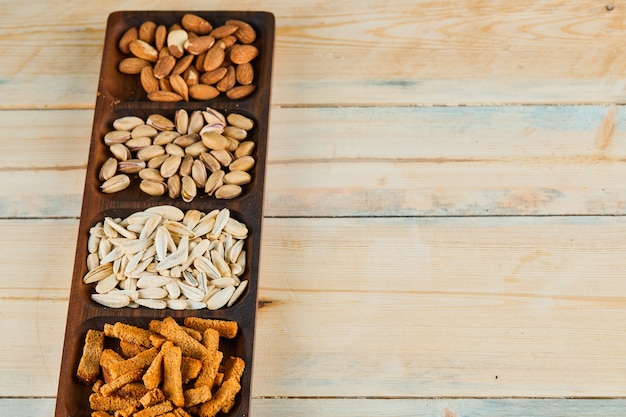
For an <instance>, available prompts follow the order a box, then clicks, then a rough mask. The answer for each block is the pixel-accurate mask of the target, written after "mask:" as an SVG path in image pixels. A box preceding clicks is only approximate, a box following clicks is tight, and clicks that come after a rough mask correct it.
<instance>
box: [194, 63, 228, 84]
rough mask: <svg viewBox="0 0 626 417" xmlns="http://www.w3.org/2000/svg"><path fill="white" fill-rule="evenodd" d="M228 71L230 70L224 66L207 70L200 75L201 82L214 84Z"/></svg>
mask: <svg viewBox="0 0 626 417" xmlns="http://www.w3.org/2000/svg"><path fill="white" fill-rule="evenodd" d="M227 72H228V70H227V69H226V68H224V67H220V68H216V69H214V70H212V71H207V72H205V73H203V74H202V75H200V82H201V83H202V84H207V85H213V84H215V83H216V82H218V81H219V80H221V79H222V78H224V76H226V73H227Z"/></svg>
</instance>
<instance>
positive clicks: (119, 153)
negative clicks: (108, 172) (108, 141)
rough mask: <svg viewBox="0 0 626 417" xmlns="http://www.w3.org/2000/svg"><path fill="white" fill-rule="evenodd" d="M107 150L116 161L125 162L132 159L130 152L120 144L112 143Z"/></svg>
mask: <svg viewBox="0 0 626 417" xmlns="http://www.w3.org/2000/svg"><path fill="white" fill-rule="evenodd" d="M109 150H110V151H111V153H112V154H113V156H114V157H115V158H116V159H117V160H118V161H125V160H127V159H130V158H131V157H132V155H131V153H130V150H129V149H128V148H127V147H126V145H124V144H121V143H114V144H113V145H111V146H109Z"/></svg>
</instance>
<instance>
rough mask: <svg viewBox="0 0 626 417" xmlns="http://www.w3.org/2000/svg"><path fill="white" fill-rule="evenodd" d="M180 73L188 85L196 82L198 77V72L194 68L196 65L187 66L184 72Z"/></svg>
mask: <svg viewBox="0 0 626 417" xmlns="http://www.w3.org/2000/svg"><path fill="white" fill-rule="evenodd" d="M182 75H183V79H184V80H185V82H186V83H187V85H188V86H190V87H191V86H192V85H196V84H198V82H199V79H200V74H199V73H198V70H197V69H196V67H192V66H190V67H189V68H187V69H186V70H185V72H183V74H182Z"/></svg>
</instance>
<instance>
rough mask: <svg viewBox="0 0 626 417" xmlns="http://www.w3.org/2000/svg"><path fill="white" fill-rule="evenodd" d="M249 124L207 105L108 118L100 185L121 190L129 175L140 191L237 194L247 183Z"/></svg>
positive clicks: (192, 195)
mask: <svg viewBox="0 0 626 417" xmlns="http://www.w3.org/2000/svg"><path fill="white" fill-rule="evenodd" d="M253 127H254V122H253V121H252V120H251V119H250V118H248V117H246V116H244V115H242V114H239V113H230V114H228V116H226V117H225V116H224V115H223V114H222V113H220V112H219V111H217V110H214V109H212V108H209V107H207V108H206V109H205V110H195V111H192V112H191V113H188V112H187V110H185V109H179V110H177V111H176V114H175V118H174V120H173V121H172V120H170V119H168V118H167V117H165V116H163V115H161V114H152V115H150V116H149V117H148V118H147V119H146V120H145V121H144V120H143V119H142V118H140V117H137V116H125V117H121V118H119V119H117V120H115V121H114V122H113V129H114V130H112V131H110V132H108V133H107V134H106V135H105V136H104V143H105V144H106V145H107V146H108V147H109V150H110V152H111V154H112V155H113V156H112V157H110V158H109V159H107V160H106V161H105V162H104V163H103V165H102V167H101V168H100V173H99V178H100V180H101V181H102V184H101V186H100V189H101V190H102V192H104V193H115V192H118V191H122V190H124V189H126V188H128V186H129V185H130V184H131V176H138V177H139V178H140V179H141V182H140V184H139V188H140V189H141V190H142V191H143V192H145V193H146V194H149V195H152V196H161V195H164V194H165V193H168V195H169V196H170V197H171V198H182V199H183V201H185V202H190V201H192V200H193V199H194V198H195V197H196V196H197V195H198V193H199V191H204V193H206V194H208V195H209V196H214V197H215V198H218V199H231V198H235V197H237V196H239V195H240V194H241V193H242V192H243V189H242V186H244V185H246V184H248V183H250V182H251V181H252V176H251V174H250V173H249V171H250V170H251V169H252V168H253V167H254V164H255V160H254V157H253V156H252V154H253V152H254V149H255V146H256V145H255V142H254V141H252V140H250V138H249V137H248V133H249V131H250V130H251V129H252V128H253Z"/></svg>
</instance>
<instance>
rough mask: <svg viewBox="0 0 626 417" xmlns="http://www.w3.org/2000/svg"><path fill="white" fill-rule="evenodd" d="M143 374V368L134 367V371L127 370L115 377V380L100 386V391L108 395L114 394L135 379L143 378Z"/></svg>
mask: <svg viewBox="0 0 626 417" xmlns="http://www.w3.org/2000/svg"><path fill="white" fill-rule="evenodd" d="M142 375H143V369H133V370H132V371H129V372H126V373H125V374H122V375H120V376H119V377H117V378H115V379H114V380H113V381H111V382H109V383H107V384H104V385H103V386H102V387H100V393H101V394H102V395H104V396H106V397H108V396H110V395H111V394H113V393H114V392H115V391H117V390H118V389H120V388H122V387H123V386H124V385H126V384H129V383H131V382H133V381H137V380H139V379H141V376H142Z"/></svg>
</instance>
